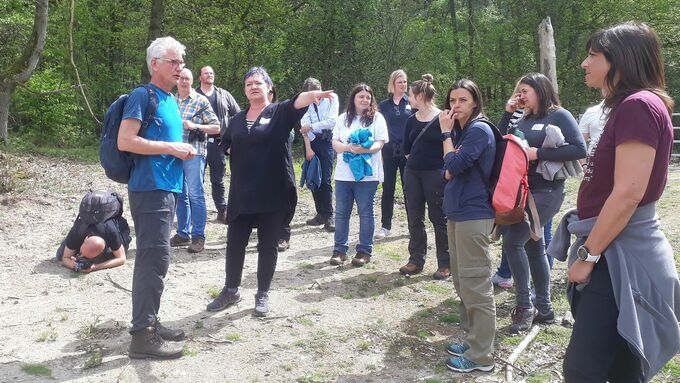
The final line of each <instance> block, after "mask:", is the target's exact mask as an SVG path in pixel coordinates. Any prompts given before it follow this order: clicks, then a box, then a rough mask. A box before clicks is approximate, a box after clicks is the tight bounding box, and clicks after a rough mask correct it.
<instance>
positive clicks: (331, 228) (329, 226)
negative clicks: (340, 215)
mask: <svg viewBox="0 0 680 383" xmlns="http://www.w3.org/2000/svg"><path fill="white" fill-rule="evenodd" d="M323 229H324V230H326V231H327V232H329V233H335V222H334V220H333V218H328V219H327V220H326V221H325V222H324V224H323Z"/></svg>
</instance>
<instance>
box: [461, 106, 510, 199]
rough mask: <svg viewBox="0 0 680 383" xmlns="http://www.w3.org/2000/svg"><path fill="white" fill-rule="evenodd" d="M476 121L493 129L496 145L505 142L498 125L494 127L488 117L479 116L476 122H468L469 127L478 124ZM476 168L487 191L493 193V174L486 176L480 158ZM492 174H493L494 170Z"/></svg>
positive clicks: (475, 164)
mask: <svg viewBox="0 0 680 383" xmlns="http://www.w3.org/2000/svg"><path fill="white" fill-rule="evenodd" d="M476 121H481V122H483V123H485V124H487V125H488V126H489V128H490V129H491V132H492V133H493V138H494V140H495V141H496V145H498V142H500V141H502V140H503V135H502V134H501V132H500V131H499V130H498V128H497V127H496V125H494V124H493V122H491V121H489V119H488V118H486V117H482V116H478V117H477V118H475V119H474V120H472V121H470V122H468V126H469V125H471V124H472V123H473V122H476ZM474 167H475V169H477V171H478V172H479V174H481V175H482V181H483V182H484V185H485V186H486V188H487V189H489V192H491V180H490V178H491V174H489V175H488V176H485V174H484V170H483V169H482V165H480V164H479V158H477V159H476V160H475V162H474ZM491 172H492V173H493V170H492V171H491Z"/></svg>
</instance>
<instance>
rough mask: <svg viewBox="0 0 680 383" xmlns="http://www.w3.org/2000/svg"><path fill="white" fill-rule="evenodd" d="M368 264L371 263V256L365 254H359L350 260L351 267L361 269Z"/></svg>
mask: <svg viewBox="0 0 680 383" xmlns="http://www.w3.org/2000/svg"><path fill="white" fill-rule="evenodd" d="M369 262H371V256H370V255H368V254H366V253H361V252H359V253H357V255H355V256H354V258H352V265H354V266H356V267H361V266H363V265H365V264H367V263H369Z"/></svg>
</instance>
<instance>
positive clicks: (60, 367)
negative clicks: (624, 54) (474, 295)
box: [0, 156, 680, 383]
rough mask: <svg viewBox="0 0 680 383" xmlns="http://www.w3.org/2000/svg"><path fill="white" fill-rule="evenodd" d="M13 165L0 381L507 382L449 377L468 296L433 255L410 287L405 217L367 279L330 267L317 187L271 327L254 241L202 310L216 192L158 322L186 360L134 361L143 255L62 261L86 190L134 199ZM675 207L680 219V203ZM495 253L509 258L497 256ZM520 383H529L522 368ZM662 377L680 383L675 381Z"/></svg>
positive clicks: (500, 373) (3, 214) (84, 171)
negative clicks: (134, 306)
mask: <svg viewBox="0 0 680 383" xmlns="http://www.w3.org/2000/svg"><path fill="white" fill-rule="evenodd" d="M11 160H12V161H13V163H14V166H15V167H14V168H15V169H16V170H15V175H17V176H18V178H19V184H18V188H17V190H16V191H14V192H11V193H9V194H3V195H0V249H1V253H2V255H3V259H4V260H5V262H3V263H1V264H0V270H1V275H2V278H1V279H0V291H1V292H0V312H1V313H2V315H1V317H2V320H3V324H2V326H0V345H1V346H0V381H3V382H4V381H7V382H33V381H41V380H44V381H82V382H99V381H101V382H113V381H116V382H161V381H162V382H166V381H168V382H188V381H193V382H212V381H221V382H225V381H226V382H336V381H337V382H418V381H422V382H430V383H434V382H448V381H453V382H471V381H475V382H497V381H503V379H504V376H505V372H504V369H503V364H502V363H500V362H499V363H498V364H497V368H496V371H495V372H494V373H492V374H472V375H467V376H465V375H457V374H453V373H450V372H448V371H446V369H445V367H444V364H443V362H444V360H445V358H446V355H445V352H444V348H445V345H446V344H447V343H448V342H449V341H451V340H454V339H459V338H460V337H461V336H462V330H461V329H460V328H459V326H458V324H457V320H458V318H457V315H456V314H455V312H456V310H455V309H454V307H453V306H454V305H455V298H456V296H455V293H454V291H453V286H452V283H451V282H450V280H449V281H443V282H438V281H433V280H432V279H431V278H430V274H431V273H432V272H433V271H434V269H435V266H434V264H433V262H432V261H433V259H430V260H428V264H427V267H426V272H425V273H423V274H422V275H419V276H417V277H413V278H404V277H402V276H401V275H399V273H398V272H397V269H398V267H399V266H401V265H402V264H403V263H404V262H405V260H406V258H407V229H406V226H405V222H406V219H405V214H404V212H403V207H401V206H399V207H397V208H396V209H395V210H396V212H397V217H396V224H395V225H394V230H393V235H392V236H391V237H389V238H388V239H386V240H384V241H381V242H379V243H378V244H377V245H376V250H375V252H376V256H375V257H374V261H373V262H372V263H370V264H369V265H368V266H367V267H364V268H360V269H356V268H353V267H351V266H343V267H333V266H330V265H328V263H327V260H328V258H329V257H330V254H331V251H332V244H333V237H332V234H328V233H326V232H324V231H323V230H321V229H320V228H311V227H308V226H305V225H304V220H305V219H307V218H309V217H311V211H312V210H313V203H312V199H311V195H310V194H309V192H307V191H301V195H300V203H299V205H298V209H297V214H296V217H295V220H294V221H293V237H292V240H291V248H290V250H288V251H286V252H284V253H281V254H280V255H279V262H278V268H277V272H276V274H275V277H274V283H273V287H272V292H271V308H272V310H273V313H272V314H271V316H270V317H268V318H266V319H257V318H255V317H253V316H252V315H251V312H252V307H253V305H254V298H253V294H254V293H255V288H256V274H255V271H256V260H257V254H256V248H255V244H256V236H255V235H253V237H251V243H250V245H249V247H248V257H247V259H246V266H245V270H244V279H243V290H242V295H243V297H244V299H243V300H242V301H241V303H239V304H238V305H237V306H236V307H232V308H229V309H227V310H225V311H223V312H219V313H208V312H206V311H205V310H204V309H205V305H206V304H207V303H208V302H209V300H210V294H211V293H215V292H217V291H219V289H220V288H221V286H222V285H223V281H224V262H225V261H224V258H225V255H224V248H225V245H224V243H225V237H226V227H225V226H223V225H220V224H218V223H216V222H215V221H214V218H215V211H214V207H213V206H212V200H211V198H209V196H208V198H207V201H208V203H209V219H210V221H209V223H208V227H207V249H206V251H204V252H203V253H200V254H197V255H192V254H189V253H187V252H186V251H185V250H183V249H175V250H173V253H172V260H171V265H170V270H169V272H168V278H167V280H166V289H165V293H164V295H163V301H162V306H161V312H160V315H161V318H162V320H163V322H164V323H165V324H166V325H169V326H172V327H181V328H183V329H184V330H185V331H186V333H187V335H188V341H187V347H186V350H185V356H184V357H183V358H181V359H178V360H174V361H164V362H157V361H139V360H131V359H129V358H128V357H127V355H126V352H127V346H128V342H129V335H128V334H127V328H128V326H129V322H130V315H131V309H130V293H129V289H130V288H131V280H132V268H133V265H134V254H135V252H134V250H131V251H130V254H129V257H128V262H127V263H126V264H125V265H124V266H123V267H120V268H118V269H113V270H108V271H101V272H96V273H92V274H89V275H82V274H75V273H73V272H71V271H69V270H66V269H64V268H62V267H60V266H59V265H58V264H57V263H56V262H54V261H53V254H54V251H55V249H56V247H57V246H58V245H59V242H60V241H61V240H62V238H63V237H64V235H65V234H66V232H67V231H68V229H69V228H70V225H71V223H72V221H73V219H74V218H75V216H76V214H77V208H78V203H79V201H80V198H81V197H82V195H83V194H84V193H85V191H87V189H89V188H94V189H112V190H116V191H118V192H120V193H122V194H124V195H126V190H125V188H124V187H121V185H118V184H115V183H113V182H110V181H108V180H107V179H106V177H105V176H104V175H103V172H102V171H101V168H100V167H99V165H96V164H95V165H83V164H79V163H75V162H71V161H68V160H63V159H55V158H46V157H33V156H21V157H12V158H11ZM678 178H679V177H677V175H676V176H675V177H674V181H672V182H676V183H677V182H678ZM206 185H207V183H206ZM208 189H209V186H208ZM573 190H574V186H572V187H571V191H570V195H569V196H568V198H567V202H565V205H567V204H568V203H571V204H573V198H574V196H573V194H574V192H573ZM669 194H670V193H668V192H667V193H666V195H669ZM676 195H677V194H676ZM676 198H677V197H676ZM676 201H677V199H676ZM126 203H127V196H126ZM668 203H669V204H671V205H672V206H673V207H674V208H675V209H678V207H677V206H675V205H677V203H676V202H672V201H671V202H668ZM126 216H127V217H128V218H129V212H127V211H126ZM662 218H663V217H662ZM129 221H130V223H131V224H132V220H131V219H129ZM357 221H358V220H357V219H356V216H355V217H353V222H352V223H353V227H352V230H351V232H350V239H352V240H356V238H357V234H358V228H357V226H356V225H357V223H358V222H357ZM677 221H680V218H678V214H675V215H674V218H673V219H671V220H670V222H664V226H666V227H669V228H672V229H670V230H671V232H672V233H670V234H669V233H668V232H667V234H669V237H671V236H672V242H673V245H674V247H675V248H676V250H677V249H678V240H677V238H678V237H680V235H678V225H677V223H678V222H677ZM430 238H432V234H431V233H430ZM132 248H134V241H133V243H132ZM431 251H432V249H431ZM494 252H495V253H496V254H498V251H497V249H495V250H494ZM563 275H564V266H563V265H560V264H558V265H557V267H556V270H555V271H554V275H553V280H554V287H553V288H554V291H553V294H554V297H555V305H556V307H557V308H558V310H561V311H564V310H566V303H565V301H564V298H563V295H562V294H561V291H562V290H563V288H564V283H563V282H562V281H563ZM496 297H497V306H498V315H499V323H498V326H499V336H498V345H497V355H498V356H499V358H502V359H504V358H507V356H508V355H509V354H510V353H511V352H512V349H513V348H514V346H515V345H517V344H518V343H519V342H520V341H521V339H522V338H521V337H510V336H509V335H508V334H507V333H506V331H505V330H504V329H503V327H505V326H507V325H508V323H509V319H508V318H507V317H508V313H509V311H510V309H511V308H512V306H513V296H512V295H511V293H510V292H507V291H499V292H498V294H497V296H496ZM569 331H570V330H569V329H567V328H563V327H560V326H551V327H549V328H546V329H544V330H542V332H541V334H543V335H539V337H538V338H537V340H536V341H535V342H534V343H533V344H532V346H531V347H530V348H529V350H528V351H527V357H525V358H523V359H520V362H519V366H520V368H522V369H523V370H524V371H525V372H526V373H527V374H528V377H529V381H532V382H550V381H556V382H559V381H561V375H560V371H561V357H562V355H563V350H564V345H565V342H566V340H568V334H569ZM679 366H680V364H679ZM40 373H43V374H45V376H44V377H42V376H41V375H39V374H40ZM515 376H519V378H520V379H521V378H523V377H525V378H526V377H527V375H524V376H523V375H522V374H521V373H518V372H517V371H516V372H515ZM656 381H680V379H678V378H677V377H674V376H673V375H672V374H671V373H666V374H665V375H664V376H663V377H660V378H658V379H657V380H656Z"/></svg>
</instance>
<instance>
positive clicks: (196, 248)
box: [187, 237, 205, 253]
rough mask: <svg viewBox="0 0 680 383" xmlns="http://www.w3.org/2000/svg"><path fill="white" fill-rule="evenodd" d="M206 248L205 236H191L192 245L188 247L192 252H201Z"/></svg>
mask: <svg viewBox="0 0 680 383" xmlns="http://www.w3.org/2000/svg"><path fill="white" fill-rule="evenodd" d="M204 248H205V238H201V237H196V238H191V245H189V247H188V248H187V251H188V252H190V253H200V252H201V251H203V249H204Z"/></svg>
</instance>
